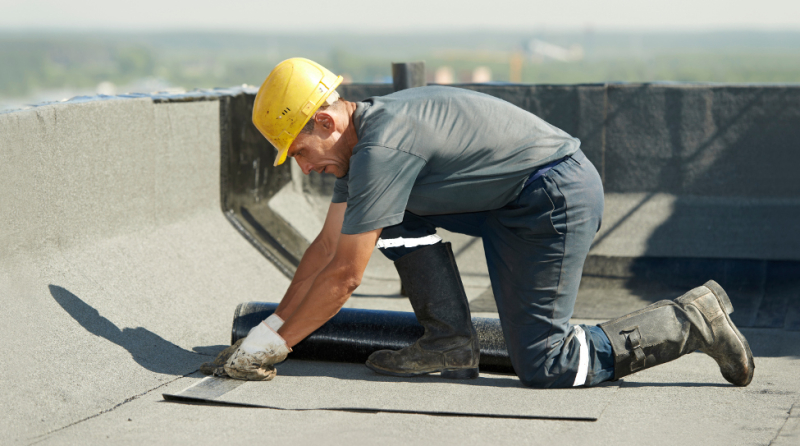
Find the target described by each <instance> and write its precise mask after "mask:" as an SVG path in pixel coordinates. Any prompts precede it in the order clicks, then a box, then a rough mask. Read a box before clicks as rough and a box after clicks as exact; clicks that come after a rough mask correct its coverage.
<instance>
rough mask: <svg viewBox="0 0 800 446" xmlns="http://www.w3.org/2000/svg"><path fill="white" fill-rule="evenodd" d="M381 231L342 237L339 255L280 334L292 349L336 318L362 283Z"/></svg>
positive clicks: (337, 253)
mask: <svg viewBox="0 0 800 446" xmlns="http://www.w3.org/2000/svg"><path fill="white" fill-rule="evenodd" d="M380 234H381V229H376V230H374V231H370V232H365V233H363V234H355V235H346V234H342V235H341V236H340V237H339V243H338V246H337V248H336V254H335V255H334V257H333V259H331V261H330V262H329V263H328V265H327V266H325V268H323V270H322V271H321V272H320V273H319V274H318V275H317V276H316V278H315V279H314V280H313V283H312V284H311V287H310V288H309V290H308V293H306V296H305V298H304V299H303V300H302V302H300V304H299V305H298V306H297V309H296V310H295V311H294V312H293V313H292V315H291V316H290V317H289V318H288V319H286V322H285V323H284V324H283V326H282V327H281V329H280V330H279V331H278V333H279V334H280V335H281V336H282V337H283V339H285V340H286V344H287V345H288V346H289V347H292V346H294V345H295V344H297V343H298V342H300V341H302V340H303V339H305V337H306V336H308V335H309V334H311V333H312V332H314V330H316V329H317V328H319V327H321V326H322V324H324V323H325V322H327V321H328V320H329V319H330V318H332V317H333V316H335V315H336V313H338V312H339V310H340V309H341V308H342V306H343V305H344V304H345V302H347V299H349V298H350V295H351V294H352V293H353V291H355V289H356V288H357V287H358V285H359V284H360V283H361V278H362V277H363V275H364V270H365V269H366V268H367V263H369V258H370V256H371V255H372V251H373V250H374V249H375V244H376V243H377V242H378V237H380Z"/></svg>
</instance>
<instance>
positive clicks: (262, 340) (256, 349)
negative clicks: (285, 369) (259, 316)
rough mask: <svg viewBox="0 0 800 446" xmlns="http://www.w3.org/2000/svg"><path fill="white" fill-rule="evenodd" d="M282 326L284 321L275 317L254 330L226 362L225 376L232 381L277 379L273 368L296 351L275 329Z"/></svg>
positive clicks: (269, 318) (271, 317)
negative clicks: (293, 350)
mask: <svg viewBox="0 0 800 446" xmlns="http://www.w3.org/2000/svg"><path fill="white" fill-rule="evenodd" d="M281 325H283V320H282V319H281V318H280V317H278V316H277V315H275V314H273V315H272V316H270V317H268V318H267V319H265V320H264V321H263V322H261V323H260V324H258V325H256V326H255V327H253V328H252V329H250V332H249V333H248V334H247V337H246V338H245V339H244V341H242V343H241V344H240V345H239V348H238V349H236V351H235V352H234V353H233V354H232V355H231V356H230V359H228V361H227V362H226V364H225V373H226V374H227V375H228V376H230V377H231V378H235V379H243V380H250V381H262V380H265V379H271V378H272V377H274V376H275V369H274V367H273V365H275V364H277V363H279V362H281V361H283V360H285V359H286V355H288V354H289V353H290V352H291V351H292V349H290V348H289V347H288V346H287V345H286V341H284V340H283V338H282V337H281V336H280V335H279V334H278V331H277V328H275V327H278V328H280V327H281ZM267 376H269V378H266V377H267Z"/></svg>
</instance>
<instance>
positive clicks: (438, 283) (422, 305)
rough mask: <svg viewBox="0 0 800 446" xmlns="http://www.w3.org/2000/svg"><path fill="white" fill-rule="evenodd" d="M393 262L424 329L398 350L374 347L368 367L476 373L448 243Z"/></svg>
mask: <svg viewBox="0 0 800 446" xmlns="http://www.w3.org/2000/svg"><path fill="white" fill-rule="evenodd" d="M394 263H395V267H396V268H397V272H398V273H399V274H400V279H401V281H402V283H403V284H404V286H405V289H406V291H408V298H409V300H410V301H411V306H412V307H413V308H414V314H416V316H417V320H418V321H419V323H420V324H422V326H423V327H424V328H425V333H424V334H423V335H422V337H421V338H419V340H417V342H416V343H414V344H413V345H411V346H409V347H406V348H404V349H402V350H396V351H395V350H380V351H377V352H374V353H373V354H372V355H370V357H369V359H367V364H366V365H367V367H369V368H370V369H372V370H374V371H376V372H378V373H382V374H385V375H392V376H416V375H424V374H426V373H434V372H441V373H442V377H443V378H451V379H471V378H477V377H478V363H479V359H480V346H479V344H478V335H477V333H476V332H475V327H473V326H472V318H471V317H470V313H469V302H468V301H467V295H466V293H465V292H464V285H463V284H462V283H461V276H460V275H459V274H458V267H456V262H455V257H454V256H453V251H452V249H451V248H450V243H436V244H434V245H430V246H426V247H424V248H420V249H418V250H416V251H414V252H412V253H410V254H407V255H405V256H403V257H401V258H400V259H398V260H397V261H395V262H394Z"/></svg>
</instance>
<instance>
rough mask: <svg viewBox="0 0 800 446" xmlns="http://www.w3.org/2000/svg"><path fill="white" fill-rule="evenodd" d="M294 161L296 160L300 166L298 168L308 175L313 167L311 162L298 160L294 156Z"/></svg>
mask: <svg viewBox="0 0 800 446" xmlns="http://www.w3.org/2000/svg"><path fill="white" fill-rule="evenodd" d="M295 161H297V165H298V166H300V170H302V171H303V174H304V175H308V173H309V172H311V168H312V167H313V166H312V165H311V163H308V162H305V161H300V159H298V158H295Z"/></svg>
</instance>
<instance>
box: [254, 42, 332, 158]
mask: <svg viewBox="0 0 800 446" xmlns="http://www.w3.org/2000/svg"><path fill="white" fill-rule="evenodd" d="M341 83H342V76H338V77H337V76H336V75H335V74H333V73H331V72H330V71H328V70H327V69H326V68H325V67H323V66H322V65H320V64H318V63H316V62H314V61H311V60H308V59H303V58H300V57H295V58H293V59H287V60H284V61H283V62H281V63H279V64H278V65H277V66H276V67H275V68H274V69H273V70H272V72H271V73H269V76H267V80H265V81H264V84H263V85H261V88H259V89H258V94H257V95H256V100H255V103H254V104H253V124H255V126H256V128H257V129H258V131H260V132H261V134H262V135H264V137H265V138H267V140H268V141H269V142H270V143H272V145H273V146H275V148H276V149H278V156H277V157H275V165H276V166H278V165H280V164H283V162H284V161H286V152H288V150H289V146H291V145H292V142H293V141H294V139H295V138H297V135H298V134H299V133H300V130H301V129H302V128H303V126H305V125H306V123H307V122H308V120H309V119H311V117H312V116H314V112H316V111H317V109H318V108H319V107H320V106H322V105H323V104H324V103H325V100H326V99H328V96H330V95H331V93H333V91H334V90H335V89H336V87H338V86H339V84H341Z"/></svg>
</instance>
